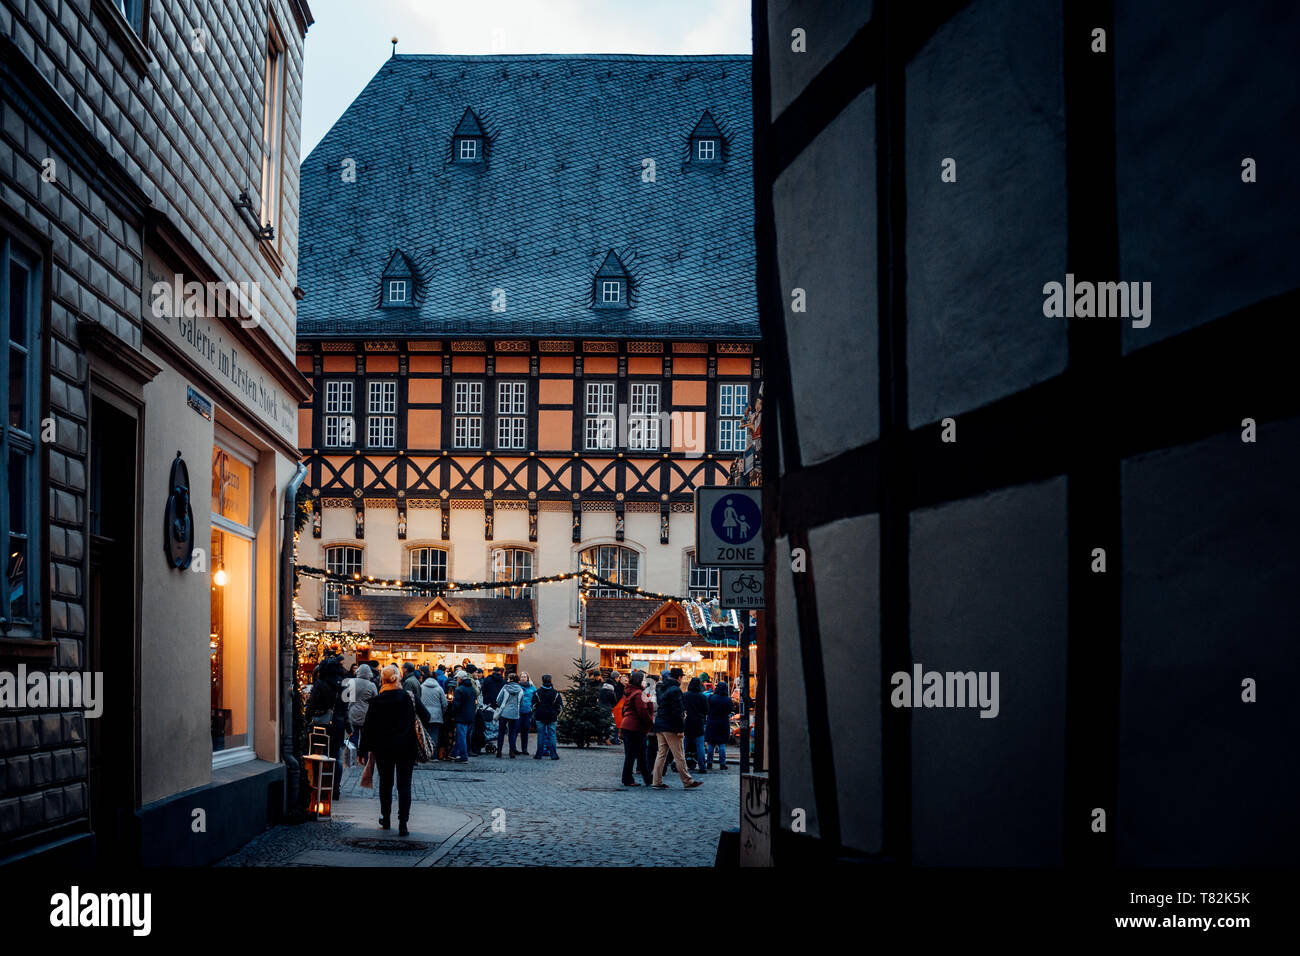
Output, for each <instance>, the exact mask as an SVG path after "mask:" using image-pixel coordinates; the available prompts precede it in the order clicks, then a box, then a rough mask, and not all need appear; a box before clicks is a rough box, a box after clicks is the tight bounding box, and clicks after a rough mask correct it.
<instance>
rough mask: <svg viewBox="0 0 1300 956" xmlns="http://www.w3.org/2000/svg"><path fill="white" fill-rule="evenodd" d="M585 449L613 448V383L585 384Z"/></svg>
mask: <svg viewBox="0 0 1300 956" xmlns="http://www.w3.org/2000/svg"><path fill="white" fill-rule="evenodd" d="M585 435H586V442H585V445H586V448H587V449H588V450H600V449H607V448H608V449H612V448H613V447H614V383H613V382H588V383H587V416H586V429H585Z"/></svg>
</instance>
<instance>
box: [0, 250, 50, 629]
mask: <svg viewBox="0 0 1300 956" xmlns="http://www.w3.org/2000/svg"><path fill="white" fill-rule="evenodd" d="M0 269H2V270H3V271H0V348H2V350H3V352H2V354H0V379H3V380H5V381H8V383H9V413H8V415H6V416H4V417H3V418H0V458H2V459H3V461H4V467H5V472H4V475H5V480H4V481H3V482H0V542H2V543H3V544H4V545H5V547H6V551H5V554H7V555H8V558H7V559H6V560H5V580H4V582H3V585H0V636H2V637H31V638H35V637H40V636H41V627H40V620H39V617H40V607H41V605H40V583H41V574H42V570H43V568H44V567H45V565H44V563H43V562H42V561H41V558H40V538H41V535H40V527H41V523H42V522H41V512H42V497H41V489H40V463H39V459H40V456H39V455H38V453H37V448H38V444H37V437H36V436H37V435H38V434H39V432H40V416H41V411H40V396H41V388H40V381H41V379H40V373H41V348H40V346H41V322H40V316H41V285H42V281H41V280H42V276H41V262H40V260H39V259H38V258H37V257H36V255H35V253H34V251H33V250H28V249H26V248H25V247H23V246H21V245H19V244H18V243H16V242H15V241H14V240H13V239H12V238H11V237H9V236H7V235H5V234H3V233H0Z"/></svg>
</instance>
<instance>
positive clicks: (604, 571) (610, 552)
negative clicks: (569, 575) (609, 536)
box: [581, 544, 641, 597]
mask: <svg viewBox="0 0 1300 956" xmlns="http://www.w3.org/2000/svg"><path fill="white" fill-rule="evenodd" d="M640 563H641V556H640V555H639V554H637V553H636V552H635V551H633V550H632V549H631V548H624V547H621V546H619V545H614V544H602V545H597V546H596V547H594V548H588V549H587V550H586V551H583V552H582V555H581V564H582V570H584V571H594V572H595V573H596V574H599V575H600V576H601V577H602V578H604V579H605V580H607V581H610V582H612V583H614V584H623V585H626V586H628V587H631V588H635V587H637V586H639V585H640V584H641V567H640ZM587 596H588V597H627V596H628V594H627V592H625V591H622V590H619V589H618V588H601V587H596V588H591V589H589V590H588V591H587Z"/></svg>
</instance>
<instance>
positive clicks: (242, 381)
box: [141, 249, 298, 445]
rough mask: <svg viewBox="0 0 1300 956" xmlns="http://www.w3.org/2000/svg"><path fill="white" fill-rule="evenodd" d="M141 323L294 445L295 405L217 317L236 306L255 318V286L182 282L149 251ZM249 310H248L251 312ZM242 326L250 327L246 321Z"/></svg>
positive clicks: (257, 307)
mask: <svg viewBox="0 0 1300 956" xmlns="http://www.w3.org/2000/svg"><path fill="white" fill-rule="evenodd" d="M144 280H145V281H144V302H143V308H142V309H141V313H142V315H143V318H144V321H145V322H147V323H148V324H149V325H151V326H153V327H154V328H155V329H158V330H159V331H160V332H162V334H163V335H164V336H165V337H166V338H167V339H168V340H169V341H171V342H172V343H174V344H175V345H176V346H177V347H179V348H180V349H181V351H182V352H184V353H185V354H186V355H188V356H189V357H190V358H191V359H192V360H193V361H194V362H195V364H197V365H198V366H199V367H200V368H203V369H206V370H207V371H208V372H209V373H211V375H212V377H213V379H215V380H216V381H217V382H219V383H220V384H221V385H222V386H224V388H225V391H226V392H227V393H228V394H230V395H231V396H233V397H234V398H235V399H237V400H238V401H239V403H240V404H241V405H242V406H243V407H244V408H245V409H247V410H248V411H249V412H251V413H252V414H253V415H254V416H256V417H257V418H258V419H259V420H260V421H262V422H263V423H265V424H266V425H267V427H268V428H270V429H271V431H273V432H275V433H276V434H277V435H279V436H280V437H281V438H283V439H284V440H285V441H286V442H288V443H289V444H290V445H296V444H297V442H298V405H297V403H296V402H294V401H293V400H292V399H290V398H289V397H288V396H287V395H286V394H285V393H284V391H283V390H282V389H281V388H280V387H279V386H278V385H277V384H276V382H275V380H274V379H273V378H272V377H271V376H270V375H268V374H267V372H266V369H265V368H264V367H263V366H262V365H261V363H259V362H258V361H257V359H256V358H254V357H253V356H252V355H250V354H249V353H248V352H247V351H246V350H245V349H244V347H243V346H242V345H241V344H240V343H239V342H236V341H234V340H233V339H232V338H231V336H230V335H229V333H228V332H227V328H228V325H227V323H233V322H235V321H238V320H237V319H235V318H233V317H231V318H221V317H220V316H219V312H220V311H222V310H224V309H225V308H226V305H225V303H227V302H230V303H231V305H232V306H235V305H236V304H238V312H239V314H241V315H247V314H248V313H249V312H250V311H251V312H252V314H253V315H254V316H256V315H257V314H258V312H259V311H260V307H261V296H260V293H259V291H258V289H257V286H256V284H255V283H248V282H241V283H234V282H231V283H220V282H217V283H211V284H209V283H203V282H188V283H187V282H186V281H185V280H184V276H181V275H179V274H177V273H176V272H175V271H173V270H172V269H169V268H168V267H167V266H166V265H164V264H163V262H162V261H161V260H160V259H159V258H158V256H157V255H156V254H154V253H153V251H152V250H149V249H146V250H145V257H144ZM250 306H251V310H250ZM245 321H248V320H247V319H245Z"/></svg>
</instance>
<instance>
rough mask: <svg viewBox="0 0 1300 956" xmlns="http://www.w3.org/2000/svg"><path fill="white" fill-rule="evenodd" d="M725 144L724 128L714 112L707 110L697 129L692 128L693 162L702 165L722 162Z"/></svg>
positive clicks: (696, 125) (696, 126)
mask: <svg viewBox="0 0 1300 956" xmlns="http://www.w3.org/2000/svg"><path fill="white" fill-rule="evenodd" d="M724 145H725V144H724V143H723V138H722V130H721V129H719V128H718V124H717V122H715V121H714V119H713V114H712V113H710V112H709V111H708V110H705V111H704V115H703V116H701V117H700V121H699V122H698V123H696V124H695V129H693V130H691V154H690V155H691V162H692V163H694V164H700V165H708V164H710V163H721V162H722V152H723V147H724Z"/></svg>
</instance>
